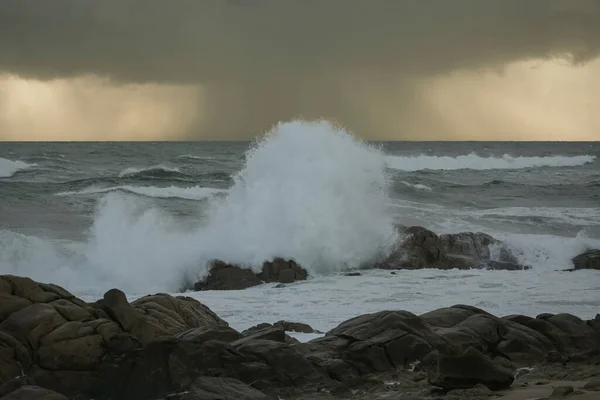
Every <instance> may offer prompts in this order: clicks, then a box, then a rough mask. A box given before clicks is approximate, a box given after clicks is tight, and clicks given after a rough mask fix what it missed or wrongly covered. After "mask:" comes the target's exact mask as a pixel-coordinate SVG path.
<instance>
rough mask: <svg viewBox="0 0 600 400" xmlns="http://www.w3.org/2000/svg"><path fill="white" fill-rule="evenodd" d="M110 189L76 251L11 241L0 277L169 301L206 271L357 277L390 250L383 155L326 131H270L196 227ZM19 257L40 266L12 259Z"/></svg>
mask: <svg viewBox="0 0 600 400" xmlns="http://www.w3.org/2000/svg"><path fill="white" fill-rule="evenodd" d="M113 189H115V188H109V189H103V190H111V191H110V192H109V193H106V194H104V195H103V197H102V198H101V199H100V201H99V203H98V206H97V211H96V214H95V217H94V222H93V224H92V226H91V228H90V230H89V233H88V237H87V240H86V241H84V242H83V243H80V244H78V245H77V246H73V245H71V246H70V248H69V249H66V248H65V247H64V245H61V244H59V243H48V242H43V243H40V241H39V240H37V239H36V238H31V237H25V236H22V235H17V236H14V235H13V239H14V238H17V239H15V240H16V242H17V243H16V244H17V245H18V247H19V248H13V249H12V250H10V251H6V252H5V253H4V255H3V259H2V260H3V262H4V263H8V264H11V265H10V266H4V265H3V266H2V270H13V271H15V272H17V273H23V274H26V275H28V276H31V277H32V278H34V279H41V280H44V281H53V282H57V283H59V284H63V285H66V286H67V287H69V288H73V289H75V288H77V289H78V290H79V291H85V292H102V291H104V290H107V289H109V288H111V287H118V288H121V289H122V290H124V291H126V292H128V293H148V292H154V291H167V292H173V291H177V290H179V289H180V287H181V284H182V282H183V281H184V280H186V279H187V280H190V279H195V278H197V277H198V276H201V275H203V274H204V273H206V264H207V262H208V261H209V260H211V259H216V258H218V259H222V260H225V261H227V262H232V263H239V264H244V265H246V266H248V267H251V268H255V269H258V268H259V267H260V266H261V264H262V262H263V261H264V260H267V259H270V258H272V257H274V256H281V257H285V258H293V259H295V260H296V261H297V262H299V263H300V264H302V265H303V266H305V267H306V268H307V269H309V270H310V272H311V273H312V275H319V274H326V273H331V272H335V271H340V270H342V269H343V268H344V267H350V268H351V267H357V266H359V265H361V264H362V263H364V262H366V261H369V260H371V259H372V258H373V257H374V256H375V255H378V254H379V253H381V252H384V251H386V249H387V248H388V247H389V246H390V245H391V244H392V243H393V242H394V241H395V239H396V238H395V230H394V224H393V222H394V220H393V217H392V214H391V211H390V210H389V209H388V203H389V198H388V193H387V189H388V180H387V176H386V170H385V160H384V155H383V153H382V152H381V151H380V150H378V149H377V148H374V147H372V146H370V145H367V144H365V143H362V142H360V141H359V140H357V139H355V138H354V137H353V136H352V135H350V134H348V133H347V132H345V131H344V130H342V129H338V128H336V127H334V126H332V125H331V124H329V123H326V122H298V121H293V122H288V123H280V124H278V125H277V126H275V127H274V128H273V129H272V130H271V131H270V132H269V133H268V134H267V135H266V136H265V137H264V138H263V139H262V140H261V141H259V142H257V143H255V144H254V145H253V146H252V147H251V149H250V150H249V151H248V152H247V154H246V164H245V166H244V168H243V169H242V170H241V171H240V172H239V173H238V174H237V175H236V176H235V177H234V184H233V186H232V187H231V188H230V189H229V190H228V192H227V195H226V196H224V197H222V198H214V199H212V200H211V203H210V205H209V206H208V208H207V209H206V210H205V215H204V220H203V221H202V222H201V223H200V225H197V226H190V224H189V223H188V224H183V223H182V222H184V221H182V220H181V219H177V218H176V217H173V216H171V215H168V214H167V213H166V212H164V211H162V210H160V209H158V208H149V207H148V204H147V202H145V201H141V200H142V199H140V198H137V197H135V196H131V195H128V194H127V193H123V190H124V189H123V190H118V191H114V190H113ZM128 189H131V188H128ZM138 189H139V188H138ZM153 190H156V189H153ZM154 195H156V192H155V193H154ZM179 195H181V193H179ZM30 246H35V247H38V248H40V249H41V251H43V254H44V256H43V257H40V258H36V257H33V256H31V255H30V256H27V257H21V258H20V255H19V254H21V253H23V252H26V251H34V250H33V249H29V250H27V248H28V247H30ZM2 260H0V261H2ZM15 260H20V261H16V262H17V263H25V265H21V267H19V266H18V265H17V266H15ZM19 271H23V272H19ZM25 271H26V272H27V273H25Z"/></svg>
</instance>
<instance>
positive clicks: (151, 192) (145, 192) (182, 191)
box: [56, 185, 225, 200]
mask: <svg viewBox="0 0 600 400" xmlns="http://www.w3.org/2000/svg"><path fill="white" fill-rule="evenodd" d="M118 191H123V192H129V193H134V194H138V195H141V196H146V197H156V198H179V199H185V200H204V199H208V198H211V197H212V196H214V195H215V194H218V193H223V192H225V191H224V190H221V189H214V188H207V187H200V186H190V187H179V186H169V187H153V186H131V185H123V186H114V187H107V188H96V187H89V188H86V189H83V190H80V191H76V192H60V193H57V194H56V196H76V195H89V194H102V193H109V192H118Z"/></svg>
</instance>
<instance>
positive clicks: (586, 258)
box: [572, 249, 600, 270]
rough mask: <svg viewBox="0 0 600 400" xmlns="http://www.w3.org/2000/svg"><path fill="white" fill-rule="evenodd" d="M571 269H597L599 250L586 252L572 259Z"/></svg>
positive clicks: (599, 256)
mask: <svg viewBox="0 0 600 400" xmlns="http://www.w3.org/2000/svg"><path fill="white" fill-rule="evenodd" d="M572 261H573V269H575V270H578V269H599V270H600V249H598V250H588V251H586V252H584V253H581V254H579V255H578V256H576V257H574V258H573V260H572Z"/></svg>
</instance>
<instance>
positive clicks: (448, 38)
mask: <svg viewBox="0 0 600 400" xmlns="http://www.w3.org/2000/svg"><path fill="white" fill-rule="evenodd" d="M599 54H600V1H599V0H527V1H523V0H485V1H482V0H452V1H449V0H426V1H416V0H371V1H367V0H176V1H175V0H174V1H164V0H102V1H93V0H52V1H42V0H4V1H2V2H1V3H0V71H4V72H8V73H12V74H17V75H19V76H22V77H27V78H38V79H53V78H64V77H74V76H78V75H85V74H94V75H99V76H106V77H109V78H110V79H112V80H113V81H115V82H122V83H130V82H133V83H164V84H189V85H203V86H204V87H205V89H206V90H205V91H203V93H206V94H207V97H208V99H209V100H210V101H209V105H208V109H207V110H205V112H203V113H202V115H203V117H204V118H208V120H206V119H205V120H203V129H204V130H205V131H209V132H219V134H220V135H240V134H242V133H246V134H247V133H249V132H253V131H256V130H261V129H264V128H265V127H266V126H269V125H271V124H272V123H274V122H276V121H277V120H279V119H287V118H291V117H294V116H302V117H306V118H317V117H321V116H325V117H332V118H337V119H338V120H340V121H341V122H343V123H345V124H347V125H349V126H351V127H352V128H354V129H356V130H360V131H367V130H369V129H370V127H371V124H370V123H369V118H368V116H365V115H364V112H363V113H360V112H358V111H359V110H357V109H356V107H357V104H362V102H357V101H355V99H354V97H356V96H361V95H365V93H363V92H361V90H362V89H361V88H368V91H369V93H370V94H369V95H370V96H372V97H374V98H378V99H381V98H389V99H390V101H395V102H396V103H398V108H401V109H403V110H409V111H410V109H411V101H412V96H413V94H414V93H413V89H412V85H413V84H414V82H415V81H417V80H419V79H420V78H422V77H431V76H436V75H440V74H446V73H449V72H452V71H454V70H458V69H475V68H495V69H499V70H501V69H502V67H503V66H504V65H505V64H506V63H509V62H512V61H516V60H522V59H533V58H536V59H539V58H552V57H561V56H565V55H568V56H570V57H571V58H572V60H573V62H575V63H586V62H588V61H589V60H592V59H594V58H595V57H597V56H598V55H599ZM405 112H406V111H405Z"/></svg>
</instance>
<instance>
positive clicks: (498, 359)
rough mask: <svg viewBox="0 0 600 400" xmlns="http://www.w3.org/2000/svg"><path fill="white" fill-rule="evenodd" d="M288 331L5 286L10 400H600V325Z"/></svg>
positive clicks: (471, 311)
mask: <svg viewBox="0 0 600 400" xmlns="http://www.w3.org/2000/svg"><path fill="white" fill-rule="evenodd" d="M291 329H302V330H308V328H307V327H306V326H303V325H300V324H292V323H287V322H280V323H276V324H273V325H270V324H265V325H262V326H257V327H254V328H251V329H249V330H248V331H245V332H241V333H240V332H237V331H235V330H234V329H232V328H231V327H229V325H228V324H227V322H225V321H224V320H222V319H221V318H219V317H218V316H217V315H215V314H214V313H213V312H212V311H211V310H210V309H209V308H208V307H206V306H204V305H203V304H201V303H200V302H198V301H196V300H193V299H191V298H189V297H184V296H177V297H173V296H170V295H167V294H155V295H150V296H146V297H142V298H140V299H138V300H136V301H134V302H131V303H130V302H128V300H127V299H126V297H125V295H124V294H123V292H121V291H119V290H117V289H112V290H110V291H108V292H107V293H106V294H105V295H104V298H103V299H101V300H99V301H98V302H95V303H86V302H84V301H82V300H80V299H78V298H76V297H75V296H73V295H72V294H71V293H69V292H68V291H66V290H65V289H63V288H61V287H58V286H56V285H51V284H43V283H37V282H34V281H32V280H31V279H29V278H23V277H16V276H10V275H3V276H0V398H2V399H11V400H16V399H33V398H44V399H56V400H59V399H65V398H71V399H79V400H84V399H96V400H102V399H113V400H118V399H127V400H146V399H147V400H150V399H161V398H162V399H169V400H175V399H179V400H196V399H234V398H235V399H239V400H243V399H248V400H259V399H261V400H262V399H275V398H277V397H278V396H279V397H281V398H286V399H287V398H300V397H301V398H323V399H325V398H332V397H333V396H336V397H355V398H370V399H378V398H381V399H384V398H397V397H398V395H399V393H402V395H408V396H410V397H411V398H413V399H433V398H440V396H448V398H452V399H454V398H467V399H478V398H488V396H490V395H497V394H499V393H502V392H497V391H502V390H508V389H509V388H512V389H510V390H516V389H519V390H520V389H521V386H523V385H524V384H526V383H527V384H528V383H531V384H533V382H536V381H539V380H540V379H561V380H563V381H564V380H577V381H590V382H589V383H588V384H587V388H582V389H579V388H578V387H577V388H571V389H573V390H572V391H573V392H577V391H580V392H581V393H583V392H584V391H589V392H593V391H596V394H597V395H600V393H597V391H598V390H599V389H600V385H596V384H594V380H593V379H592V378H593V377H600V315H599V316H597V317H596V318H595V319H593V320H588V321H584V320H582V319H580V318H578V317H576V316H573V315H570V314H556V315H553V314H544V315H540V316H538V317H536V318H531V317H527V316H523V315H512V316H505V317H501V318H499V317H497V316H494V315H491V314H489V313H487V312H485V311H483V310H481V309H478V308H475V307H470V306H465V305H457V306H453V307H448V308H442V309H438V310H434V311H431V312H428V313H425V314H422V315H419V316H418V315H415V314H412V313H410V312H407V311H399V310H389V311H381V312H378V313H374V314H367V315H362V316H358V317H356V318H353V319H350V320H348V321H346V322H343V323H342V324H340V325H339V326H337V327H336V328H334V329H332V330H331V331H329V332H327V333H326V334H325V335H324V336H323V337H320V338H318V339H314V340H312V341H310V342H307V343H299V342H298V341H297V340H295V339H293V338H291V337H290V336H288V335H287V334H286V333H285V331H286V330H291ZM522 367H534V369H533V370H523V369H519V368H522ZM542 383H543V382H542ZM546 383H547V382H546ZM584 383H585V382H584ZM542 386H544V384H542V385H540V388H541V387H542ZM544 387H545V386H544ZM548 390H550V393H551V392H552V390H551V388H549V389H548ZM565 390H566V389H565ZM390 392H391V393H390ZM567 392H569V391H568V390H566V391H565V393H567ZM550 393H548V395H550ZM576 394H577V393H575V395H576ZM390 395H392V396H391V397H390ZM393 395H395V397H394V396H393ZM299 396H300V397H299ZM538 397H543V396H538ZM442 398H443V397H442Z"/></svg>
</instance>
